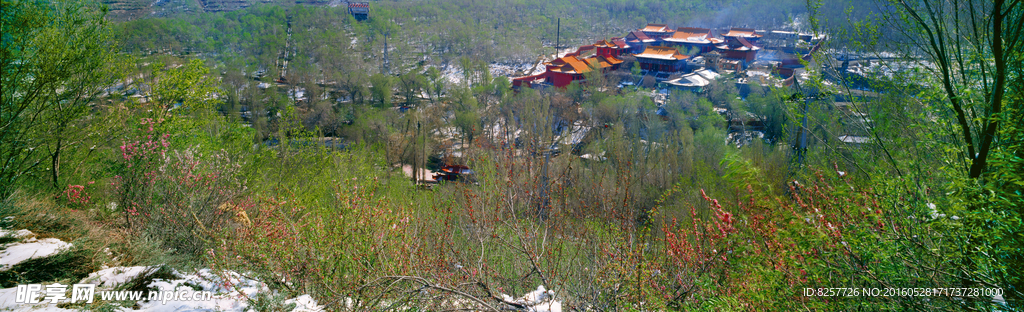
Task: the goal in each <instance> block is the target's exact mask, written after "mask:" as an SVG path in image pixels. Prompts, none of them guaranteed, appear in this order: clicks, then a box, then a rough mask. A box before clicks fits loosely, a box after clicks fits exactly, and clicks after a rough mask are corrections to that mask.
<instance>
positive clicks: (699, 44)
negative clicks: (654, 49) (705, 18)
mask: <svg viewBox="0 0 1024 312" xmlns="http://www.w3.org/2000/svg"><path fill="white" fill-rule="evenodd" d="M664 40H665V45H667V46H672V47H677V48H679V50H681V51H684V52H687V53H689V52H690V51H694V52H696V53H695V54H694V55H700V54H702V53H707V52H711V51H714V50H715V45H718V44H722V43H723V42H724V40H722V39H718V38H715V37H714V36H712V35H711V29H707V28H695V27H679V28H678V29H676V31H675V33H673V34H672V36H671V37H668V38H665V39H664Z"/></svg>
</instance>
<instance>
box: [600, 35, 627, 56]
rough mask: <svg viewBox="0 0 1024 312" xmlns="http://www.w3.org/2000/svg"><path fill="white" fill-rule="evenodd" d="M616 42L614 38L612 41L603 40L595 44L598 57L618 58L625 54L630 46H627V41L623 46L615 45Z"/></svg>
mask: <svg viewBox="0 0 1024 312" xmlns="http://www.w3.org/2000/svg"><path fill="white" fill-rule="evenodd" d="M620 40H621V39H620ZM614 41H615V39H614V38H613V39H612V41H608V40H601V41H598V42H597V43H594V48H596V49H597V55H604V56H613V57H616V58H617V57H619V56H621V55H622V54H623V53H625V52H626V49H627V48H628V47H629V45H626V43H625V41H622V44H621V45H620V44H617V43H614Z"/></svg>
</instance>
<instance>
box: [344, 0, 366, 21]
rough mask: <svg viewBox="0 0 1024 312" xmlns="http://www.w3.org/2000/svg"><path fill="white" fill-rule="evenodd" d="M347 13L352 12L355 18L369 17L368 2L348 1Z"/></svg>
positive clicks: (363, 19)
mask: <svg viewBox="0 0 1024 312" xmlns="http://www.w3.org/2000/svg"><path fill="white" fill-rule="evenodd" d="M348 13H349V14H352V16H353V17H355V18H356V20H359V21H365V20H366V19H367V18H369V17H370V3H369V2H349V3H348Z"/></svg>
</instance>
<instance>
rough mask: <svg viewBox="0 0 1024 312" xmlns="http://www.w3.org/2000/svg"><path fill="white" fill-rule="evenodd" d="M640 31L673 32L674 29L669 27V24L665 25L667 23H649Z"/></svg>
mask: <svg viewBox="0 0 1024 312" xmlns="http://www.w3.org/2000/svg"><path fill="white" fill-rule="evenodd" d="M640 31H649V32H672V29H669V28H668V25H665V24H647V27H644V28H643V29H641V30H640Z"/></svg>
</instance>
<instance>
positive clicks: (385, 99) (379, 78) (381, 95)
mask: <svg viewBox="0 0 1024 312" xmlns="http://www.w3.org/2000/svg"><path fill="white" fill-rule="evenodd" d="M394 88H395V79H394V78H393V77H391V76H388V75H384V74H373V76H370V94H371V95H372V96H373V100H374V102H376V103H377V105H378V107H380V108H388V107H391V96H392V95H394V92H395V90H394Z"/></svg>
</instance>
